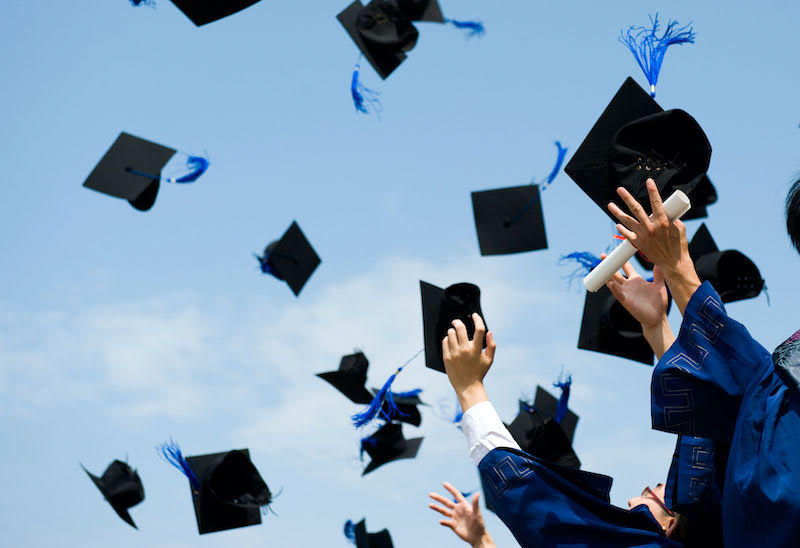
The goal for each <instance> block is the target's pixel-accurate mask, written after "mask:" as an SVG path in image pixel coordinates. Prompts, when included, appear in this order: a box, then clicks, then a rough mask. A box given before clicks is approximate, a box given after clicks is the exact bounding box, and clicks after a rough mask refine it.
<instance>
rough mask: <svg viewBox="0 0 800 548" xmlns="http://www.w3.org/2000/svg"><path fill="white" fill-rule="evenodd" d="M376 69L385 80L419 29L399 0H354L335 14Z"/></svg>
mask: <svg viewBox="0 0 800 548" xmlns="http://www.w3.org/2000/svg"><path fill="white" fill-rule="evenodd" d="M336 18H337V19H338V20H339V22H340V23H341V24H342V26H343V27H344V28H345V30H346V31H347V33H348V34H349V35H350V38H352V39H353V42H355V44H356V46H357V47H358V49H359V50H360V51H361V53H362V54H363V55H364V57H366V59H367V61H369V63H370V65H372V67H373V68H374V69H375V72H377V73H378V74H380V76H381V78H383V79H384V80H385V79H386V78H387V77H388V76H389V75H390V74H391V73H392V72H393V71H394V70H395V69H396V68H397V67H399V66H400V63H402V62H403V61H404V60H405V59H406V55H405V52H407V51H410V50H412V49H413V48H414V46H415V45H416V43H417V38H418V37H419V32H418V31H417V29H416V27H414V25H413V24H412V22H411V19H410V18H409V17H408V16H407V15H406V14H404V13H403V12H402V11H401V10H400V9H399V8H398V6H397V4H396V3H394V2H392V1H389V0H372V1H371V2H370V3H369V4H367V5H366V6H364V4H362V3H361V1H360V0H355V1H354V2H353V3H352V4H350V5H349V6H348V7H347V8H345V9H344V11H342V12H341V13H340V14H339V15H337V16H336Z"/></svg>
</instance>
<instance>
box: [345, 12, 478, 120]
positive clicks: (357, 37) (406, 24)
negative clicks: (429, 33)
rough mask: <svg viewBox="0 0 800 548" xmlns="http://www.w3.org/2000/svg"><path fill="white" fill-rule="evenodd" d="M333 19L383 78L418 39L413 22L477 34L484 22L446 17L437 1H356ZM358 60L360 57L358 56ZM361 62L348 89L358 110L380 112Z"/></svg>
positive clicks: (393, 68) (402, 58)
mask: <svg viewBox="0 0 800 548" xmlns="http://www.w3.org/2000/svg"><path fill="white" fill-rule="evenodd" d="M336 18H337V19H338V20H339V23H341V25H342V26H343V27H344V29H345V30H346V31H347V33H348V34H349V35H350V38H351V39H352V40H353V42H355V44H356V46H357V47H358V49H359V51H360V52H361V56H363V57H365V58H366V59H367V61H368V62H369V64H370V65H372V67H373V68H374V69H375V72H377V73H378V74H379V75H380V77H381V78H382V79H383V80H385V79H386V78H388V77H389V75H390V74H391V73H392V72H394V70H395V69H396V68H397V67H399V66H400V64H401V63H402V62H403V61H405V59H406V53H407V52H409V51H411V50H412V49H414V46H416V44H417V40H418V38H419V31H418V30H417V28H416V27H415V26H414V23H415V22H430V23H449V24H452V25H453V26H455V27H458V28H462V29H465V30H466V31H467V33H468V36H474V35H480V34H482V33H483V32H484V28H483V25H482V24H481V23H479V22H475V21H457V20H453V19H446V18H445V17H444V16H443V15H442V10H441V7H440V6H439V2H438V0H372V1H370V2H369V3H368V4H367V5H366V6H365V5H364V4H362V3H361V1H360V0H355V1H354V2H353V3H351V4H350V5H349V6H347V8H345V9H344V10H343V11H342V12H341V13H339V14H338V15H337V16H336ZM359 59H360V58H359ZM360 69H361V65H360V62H357V63H356V65H355V67H354V70H353V77H352V80H351V86H350V92H351V95H352V98H353V104H354V105H355V108H356V110H357V111H358V112H362V113H365V114H366V113H368V112H369V111H370V109H372V110H375V111H378V112H379V111H380V109H381V107H380V101H379V100H378V98H377V95H378V94H377V93H376V92H375V91H373V90H371V89H369V88H367V87H365V86H364V85H363V84H362V83H361V81H360Z"/></svg>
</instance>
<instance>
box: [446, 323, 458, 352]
mask: <svg viewBox="0 0 800 548" xmlns="http://www.w3.org/2000/svg"><path fill="white" fill-rule="evenodd" d="M447 344H448V345H450V353H451V354H453V353H455V352H457V351H458V337H456V330H455V329H453V328H452V327H451V328H450V329H448V330H447Z"/></svg>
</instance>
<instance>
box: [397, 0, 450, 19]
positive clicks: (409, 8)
mask: <svg viewBox="0 0 800 548" xmlns="http://www.w3.org/2000/svg"><path fill="white" fill-rule="evenodd" d="M396 2H397V7H399V8H400V11H401V12H403V14H404V15H405V16H406V17H408V18H409V19H411V20H412V21H426V22H429V23H444V22H445V19H444V15H442V8H441V6H439V0H396Z"/></svg>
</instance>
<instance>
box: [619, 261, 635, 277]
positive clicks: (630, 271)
mask: <svg viewBox="0 0 800 548" xmlns="http://www.w3.org/2000/svg"><path fill="white" fill-rule="evenodd" d="M622 270H623V272H625V276H626V277H627V278H628V279H629V280H630V279H631V278H635V277H637V276H638V275H639V273H638V272H636V269H635V268H633V265H632V264H631V262H630V261H625V264H624V265H622Z"/></svg>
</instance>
